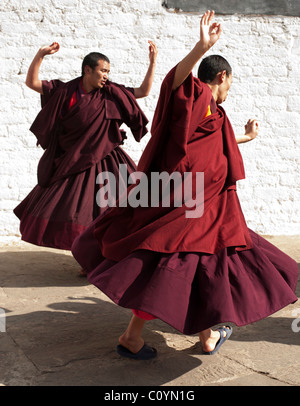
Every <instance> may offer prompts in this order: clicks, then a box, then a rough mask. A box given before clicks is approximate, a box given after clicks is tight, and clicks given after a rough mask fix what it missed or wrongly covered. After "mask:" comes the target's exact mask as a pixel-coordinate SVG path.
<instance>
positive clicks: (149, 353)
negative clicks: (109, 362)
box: [117, 344, 157, 360]
mask: <svg viewBox="0 0 300 406" xmlns="http://www.w3.org/2000/svg"><path fill="white" fill-rule="evenodd" d="M117 353H118V354H119V355H121V357H125V358H131V359H137V360H148V359H152V358H155V357H156V355H157V351H156V349H155V348H153V347H149V346H148V345H147V344H144V345H143V347H142V348H141V349H140V351H139V352H137V353H136V354H134V353H133V352H131V351H129V350H128V349H127V348H126V347H124V346H123V345H121V344H119V345H118V346H117Z"/></svg>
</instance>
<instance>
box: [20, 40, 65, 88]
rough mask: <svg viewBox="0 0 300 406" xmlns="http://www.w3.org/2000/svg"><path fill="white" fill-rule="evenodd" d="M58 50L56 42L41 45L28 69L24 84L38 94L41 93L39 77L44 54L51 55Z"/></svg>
mask: <svg viewBox="0 0 300 406" xmlns="http://www.w3.org/2000/svg"><path fill="white" fill-rule="evenodd" d="M58 50H59V44H58V43H57V42H53V44H51V45H49V46H45V47H42V48H40V49H39V50H38V52H37V54H36V55H35V57H34V58H33V60H32V62H31V64H30V66H29V69H28V72H27V77H26V82H25V83H26V86H28V87H29V88H30V89H32V90H35V91H36V92H38V93H40V94H43V86H42V81H41V80H40V79H39V72H40V66H41V63H42V62H43V59H44V56H46V55H52V54H54V53H55V52H57V51H58Z"/></svg>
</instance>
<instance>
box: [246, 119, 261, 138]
mask: <svg viewBox="0 0 300 406" xmlns="http://www.w3.org/2000/svg"><path fill="white" fill-rule="evenodd" d="M257 134H258V122H257V121H256V120H254V119H250V120H248V122H247V124H246V125H245V135H246V136H247V137H249V141H250V140H254V138H256V136H257Z"/></svg>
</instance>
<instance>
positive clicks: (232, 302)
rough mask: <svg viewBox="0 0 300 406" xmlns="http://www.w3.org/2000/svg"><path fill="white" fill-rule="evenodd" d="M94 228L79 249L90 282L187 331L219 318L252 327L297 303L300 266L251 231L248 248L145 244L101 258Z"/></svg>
mask: <svg viewBox="0 0 300 406" xmlns="http://www.w3.org/2000/svg"><path fill="white" fill-rule="evenodd" d="M91 231H92V227H90V228H89V229H88V230H86V231H85V232H84V233H83V234H82V235H81V236H79V237H78V238H77V239H76V240H75V242H74V244H73V247H72V252H73V255H74V256H75V258H76V259H77V261H78V262H79V263H80V264H81V266H83V267H84V269H85V270H86V271H87V272H88V274H87V277H88V280H89V281H90V282H91V283H92V284H93V285H95V286H96V287H98V289H100V290H101V291H102V292H104V293H105V294H106V295H107V296H108V297H109V298H110V299H111V300H112V301H113V302H114V303H116V304H118V305H119V306H122V307H125V308H129V309H136V310H138V311H140V312H145V313H147V315H148V317H147V315H144V314H141V316H142V318H145V319H151V317H150V315H152V316H154V317H156V318H159V319H160V320H162V321H164V322H166V323H167V324H169V325H170V326H172V327H174V328H176V329H177V330H178V331H180V332H182V333H184V334H196V333H198V332H200V331H202V330H205V329H207V328H210V327H213V326H215V325H217V324H220V323H228V322H229V323H234V324H235V325H237V326H245V325H248V324H250V323H254V322H256V321H258V320H261V319H263V318H265V317H268V316H270V315H271V314H273V313H275V312H276V311H279V310H280V309H282V308H283V307H285V306H287V305H289V304H291V303H294V302H296V301H297V296H296V295H295V293H294V292H295V289H296V286H297V280H298V274H299V270H298V264H297V263H296V261H294V260H293V259H292V258H290V257H289V256H288V255H286V254H285V253H283V252H282V251H280V250H279V249H278V248H277V247H275V246H274V245H272V244H270V243H269V242H268V241H267V240H265V239H264V238H262V237H260V236H259V235H257V234H256V233H254V232H253V231H252V230H249V233H250V236H251V239H252V241H253V248H251V249H249V250H243V251H236V250H234V249H230V248H224V249H222V250H220V251H219V252H217V253H216V254H213V255H210V254H201V253H197V252H184V253H182V252H178V253H173V254H164V253H159V252H154V251H147V250H138V251H135V252H133V253H132V254H129V255H128V256H127V257H126V258H124V259H122V260H121V261H119V262H115V261H111V260H109V259H105V258H103V257H102V256H101V253H100V251H99V250H98V249H97V246H96V243H95V241H96V240H95V239H94V238H93V237H92V233H91ZM137 314H138V315H139V313H137Z"/></svg>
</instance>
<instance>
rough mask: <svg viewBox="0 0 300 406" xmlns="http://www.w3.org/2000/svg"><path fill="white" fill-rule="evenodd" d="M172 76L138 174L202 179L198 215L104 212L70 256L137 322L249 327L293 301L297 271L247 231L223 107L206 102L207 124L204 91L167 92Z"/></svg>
mask: <svg viewBox="0 0 300 406" xmlns="http://www.w3.org/2000/svg"><path fill="white" fill-rule="evenodd" d="M173 75H174V70H172V71H171V72H170V73H169V75H168V76H167V77H166V79H165V81H164V82H163V84H162V90H161V94H160V98H159V101H158V106H157V110H156V112H155V116H154V120H153V127H152V138H151V140H150V141H149V143H148V145H147V147H146V149H145V151H144V153H143V155H142V158H141V160H140V162H139V165H138V169H139V170H140V171H144V172H145V173H146V174H147V175H148V176H149V174H151V172H152V171H170V172H171V171H174V170H176V171H179V172H180V173H182V172H184V171H191V172H193V173H195V172H197V171H200V172H204V191H205V194H204V196H205V197H204V200H205V201H204V213H203V216H202V217H200V218H186V217H185V212H184V211H185V208H184V207H182V208H180V207H150V208H149V207H136V208H132V207H124V208H112V209H111V210H110V211H109V212H107V213H104V214H103V215H102V216H100V217H99V218H98V219H96V220H95V221H94V222H93V223H92V224H91V225H90V226H89V227H88V228H87V230H85V231H84V232H83V233H82V234H81V235H80V236H79V237H77V238H76V239H75V241H74V243H73V245H72V254H73V256H74V257H75V259H76V260H77V261H78V262H79V264H80V265H81V266H82V267H83V268H84V269H85V271H86V272H87V278H88V280H89V281H90V282H91V283H92V284H94V285H95V286H96V287H98V288H99V289H100V290H101V291H102V292H103V293H104V294H106V295H107V296H108V297H109V298H110V299H111V300H112V301H113V302H114V303H116V304H118V305H119V306H123V307H125V308H129V309H134V312H135V313H136V314H138V315H139V317H140V316H141V317H142V318H145V319H151V318H152V317H157V318H159V319H161V320H163V321H164V322H166V323H168V324H169V325H171V326H172V327H174V328H176V329H177V330H179V331H181V332H182V333H185V334H195V333H198V332H200V331H202V330H204V329H207V328H209V327H213V326H214V325H217V324H219V323H226V322H232V323H235V324H236V325H237V326H243V325H247V324H249V323H253V322H255V321H258V320H260V319H262V318H265V317H268V316H269V315H270V314H272V313H274V312H276V311H278V310H280V309H281V308H283V307H285V306H287V305H288V304H290V303H293V302H295V301H296V300H297V296H296V295H295V293H294V292H295V289H296V285H297V280H298V274H299V271H298V265H297V263H296V262H295V261H294V260H293V259H292V258H290V257H288V256H287V255H286V254H285V253H283V252H281V251H280V250H279V249H278V248H276V247H275V246H274V245H272V244H270V243H269V242H268V241H266V240H265V239H263V238H262V237H260V236H259V235H257V234H256V233H254V232H253V231H251V230H249V229H248V228H247V226H246V224H245V220H244V217H243V213H242V210H241V208H240V204H239V200H238V198H237V194H236V181H237V180H238V179H242V178H243V177H244V168H243V162H242V159H241V156H240V153H239V150H238V147H237V145H236V141H235V137H234V134H233V131H232V128H231V125H230V123H229V121H228V119H227V117H226V114H225V112H224V110H223V109H222V108H220V107H218V106H216V105H214V106H212V107H214V109H212V111H213V114H212V115H211V116H209V117H205V115H206V112H207V106H208V105H209V104H210V105H211V103H213V102H212V100H211V98H212V96H211V92H209V89H208V87H207V86H206V85H204V84H202V83H200V82H199V81H198V80H197V79H194V78H193V77H192V76H190V77H189V78H188V79H187V80H186V81H185V83H184V84H183V85H182V86H181V87H180V88H179V89H178V90H177V91H175V92H172V89H171V86H172V83H173ZM131 190H133V189H132V188H129V193H130V191H131ZM99 245H100V246H99ZM136 311H137V312H136ZM145 313H146V314H145Z"/></svg>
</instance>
